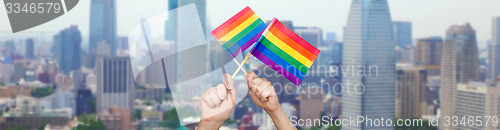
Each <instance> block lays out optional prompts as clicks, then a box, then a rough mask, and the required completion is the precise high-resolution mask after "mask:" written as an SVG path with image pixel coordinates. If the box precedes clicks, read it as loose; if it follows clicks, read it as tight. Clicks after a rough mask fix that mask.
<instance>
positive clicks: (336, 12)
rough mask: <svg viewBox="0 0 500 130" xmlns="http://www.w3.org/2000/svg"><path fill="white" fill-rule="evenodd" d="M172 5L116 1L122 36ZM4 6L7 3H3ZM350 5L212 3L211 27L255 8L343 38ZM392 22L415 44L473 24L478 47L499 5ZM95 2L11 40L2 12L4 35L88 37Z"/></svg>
mask: <svg viewBox="0 0 500 130" xmlns="http://www.w3.org/2000/svg"><path fill="white" fill-rule="evenodd" d="M167 1H168V0H117V27H118V30H117V32H118V35H120V36H127V35H128V33H129V32H130V31H131V30H132V29H133V28H134V27H135V26H136V25H138V23H139V21H140V20H141V19H142V18H149V17H153V16H155V15H158V14H161V13H164V12H165V11H167V4H168V2H167ZM0 3H1V4H2V5H3V1H0ZM350 4H351V0H207V16H208V23H209V24H210V25H211V27H212V28H215V27H217V26H218V25H220V24H222V23H223V22H224V21H225V20H227V19H229V18H230V17H231V16H232V15H234V14H236V13H237V12H238V11H240V10H241V9H243V8H244V7H245V6H250V7H251V8H252V9H253V10H254V11H255V12H256V13H257V14H258V15H259V16H260V17H261V18H262V19H263V20H270V19H272V18H273V17H276V18H278V19H280V20H282V21H283V20H292V21H293V22H294V25H295V26H317V27H320V28H322V29H323V31H324V32H335V33H337V35H338V38H339V39H341V38H342V33H343V27H344V26H345V25H346V22H347V15H348V13H349V8H350ZM389 7H390V10H391V16H392V19H393V20H397V21H410V22H412V23H413V38H414V39H417V38H422V37H428V36H443V35H444V33H445V31H446V29H447V28H448V27H449V26H450V25H454V24H465V23H466V22H469V23H470V24H471V25H472V26H473V28H474V29H475V30H476V32H477V37H478V40H479V42H480V43H481V42H484V41H486V40H488V39H490V37H491V21H492V18H493V17H494V16H500V8H499V7H500V0H389ZM89 9H90V0H80V3H78V5H77V6H76V7H75V8H74V9H73V10H71V11H69V12H67V13H66V14H65V15H63V16H61V17H59V18H57V19H55V20H53V21H50V22H48V23H46V24H43V25H40V26H37V27H34V28H31V29H29V30H26V31H22V32H19V33H16V34H12V32H11V29H10V24H9V21H8V17H7V14H6V10H5V8H0V35H2V36H4V37H5V36H6V35H7V37H13V38H15V37H18V36H23V35H30V34H39V33H46V34H47V35H52V34H53V33H55V32H59V31H60V30H62V29H64V28H67V27H69V26H70V25H78V27H79V29H80V30H81V32H82V35H83V37H84V38H87V37H88V30H89V12H90V11H89Z"/></svg>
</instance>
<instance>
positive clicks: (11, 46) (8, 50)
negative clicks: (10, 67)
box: [3, 40, 16, 58]
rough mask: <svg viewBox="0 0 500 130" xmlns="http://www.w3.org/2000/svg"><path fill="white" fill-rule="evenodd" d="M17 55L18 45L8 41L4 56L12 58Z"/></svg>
mask: <svg viewBox="0 0 500 130" xmlns="http://www.w3.org/2000/svg"><path fill="white" fill-rule="evenodd" d="M14 53H16V44H15V43H14V41H12V40H8V41H6V42H5V50H4V54H3V55H4V56H5V57H11V58H12V55H14Z"/></svg>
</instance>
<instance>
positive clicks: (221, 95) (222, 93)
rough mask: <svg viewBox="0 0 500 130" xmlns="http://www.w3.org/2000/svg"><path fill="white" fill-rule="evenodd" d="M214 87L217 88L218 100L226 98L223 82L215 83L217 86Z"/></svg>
mask: <svg viewBox="0 0 500 130" xmlns="http://www.w3.org/2000/svg"><path fill="white" fill-rule="evenodd" d="M215 89H216V90H217V97H219V100H224V99H226V97H227V90H226V87H224V85H223V84H219V85H217V87H215Z"/></svg>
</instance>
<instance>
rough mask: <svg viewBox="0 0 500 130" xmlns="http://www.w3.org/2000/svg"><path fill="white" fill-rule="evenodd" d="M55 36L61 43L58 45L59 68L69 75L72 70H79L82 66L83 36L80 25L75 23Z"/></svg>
mask: <svg viewBox="0 0 500 130" xmlns="http://www.w3.org/2000/svg"><path fill="white" fill-rule="evenodd" d="M54 37H55V38H57V39H54V41H57V43H59V45H58V46H57V47H58V48H57V50H58V54H59V55H58V56H59V57H58V58H57V59H58V61H59V69H60V70H61V71H62V72H63V73H64V74H65V75H69V73H70V72H71V71H74V70H79V69H80V67H81V66H82V65H81V61H80V58H81V55H80V54H81V44H82V36H81V33H80V31H79V30H78V27H77V26H75V25H73V26H71V27H70V28H67V29H64V30H62V31H61V32H59V34H57V36H54Z"/></svg>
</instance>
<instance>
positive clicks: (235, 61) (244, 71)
mask: <svg viewBox="0 0 500 130" xmlns="http://www.w3.org/2000/svg"><path fill="white" fill-rule="evenodd" d="M233 61H234V63H236V64H237V65H238V69H239V66H240V63H239V62H238V61H237V60H236V59H234V58H233ZM242 66H243V65H242ZM241 70H242V71H243V73H245V74H247V71H246V70H245V69H241Z"/></svg>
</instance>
